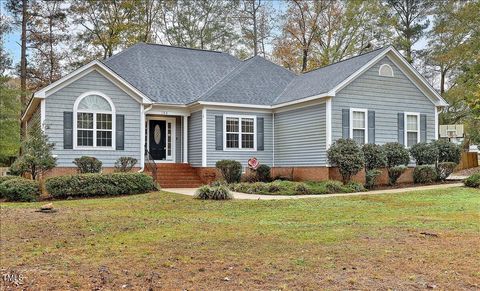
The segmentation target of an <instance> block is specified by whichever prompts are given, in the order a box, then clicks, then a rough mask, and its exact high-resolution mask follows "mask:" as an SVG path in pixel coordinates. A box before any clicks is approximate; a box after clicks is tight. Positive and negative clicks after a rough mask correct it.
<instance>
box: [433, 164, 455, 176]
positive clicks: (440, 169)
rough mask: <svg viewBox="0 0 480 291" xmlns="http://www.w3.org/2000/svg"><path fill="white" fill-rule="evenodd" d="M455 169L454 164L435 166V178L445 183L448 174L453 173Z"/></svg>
mask: <svg viewBox="0 0 480 291" xmlns="http://www.w3.org/2000/svg"><path fill="white" fill-rule="evenodd" d="M456 167H457V164H456V163H452V162H441V163H438V165H437V176H438V179H439V180H441V181H445V180H446V179H447V177H448V176H450V174H452V173H453V171H454V170H455V168H456Z"/></svg>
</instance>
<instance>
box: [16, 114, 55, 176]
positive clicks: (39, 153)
mask: <svg viewBox="0 0 480 291" xmlns="http://www.w3.org/2000/svg"><path fill="white" fill-rule="evenodd" d="M53 147H54V144H53V143H49V142H48V137H47V135H46V134H45V133H44V132H43V130H42V128H41V125H40V124H39V123H37V124H35V125H34V126H32V127H31V128H30V130H29V131H28V134H27V136H26V138H25V140H24V141H23V142H22V155H21V156H20V157H18V159H17V160H16V161H15V162H14V163H13V164H12V167H11V171H13V172H15V173H18V174H23V173H30V175H31V176H32V179H33V180H35V179H37V177H38V176H39V175H41V174H42V173H44V172H46V171H48V170H50V169H52V168H54V167H55V165H56V163H57V159H56V158H54V157H53V156H52V150H53Z"/></svg>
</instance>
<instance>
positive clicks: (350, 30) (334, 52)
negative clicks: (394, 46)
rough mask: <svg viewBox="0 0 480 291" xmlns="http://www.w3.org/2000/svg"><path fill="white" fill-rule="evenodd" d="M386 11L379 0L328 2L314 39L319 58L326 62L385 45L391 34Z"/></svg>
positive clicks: (323, 62) (322, 64)
mask: <svg viewBox="0 0 480 291" xmlns="http://www.w3.org/2000/svg"><path fill="white" fill-rule="evenodd" d="M386 13H387V11H386V10H385V8H384V7H383V6H382V5H381V3H380V1H379V0H369V1H363V0H352V1H346V2H342V1H331V2H328V3H327V5H326V8H325V9H324V10H323V11H322V13H321V15H320V19H319V26H320V29H318V31H317V35H318V37H317V38H316V39H315V42H314V55H315V58H316V62H317V63H318V64H319V65H321V66H325V65H329V64H331V63H334V62H338V61H341V60H343V59H345V58H347V57H352V56H355V55H358V54H361V53H363V52H365V51H368V50H371V49H373V48H374V46H375V45H384V44H385V43H386V42H387V41H386V39H388V38H389V37H390V36H389V30H388V28H387V25H386V24H387V23H386V20H385V19H386Z"/></svg>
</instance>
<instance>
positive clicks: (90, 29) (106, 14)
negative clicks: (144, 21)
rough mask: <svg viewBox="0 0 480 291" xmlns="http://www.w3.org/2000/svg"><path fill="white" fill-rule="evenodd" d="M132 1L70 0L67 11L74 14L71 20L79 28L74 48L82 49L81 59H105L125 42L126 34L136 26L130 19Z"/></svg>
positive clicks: (134, 5) (78, 50) (133, 4)
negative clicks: (80, 29)
mask: <svg viewBox="0 0 480 291" xmlns="http://www.w3.org/2000/svg"><path fill="white" fill-rule="evenodd" d="M136 4H137V3H136V1H135V0H111V1H95V0H87V1H74V2H73V3H72V5H71V7H70V12H71V13H72V14H74V15H75V16H74V19H73V22H74V23H75V24H77V25H80V26H81V27H82V28H83V30H82V31H80V32H79V33H78V34H77V38H78V45H77V47H76V51H77V52H84V56H83V58H84V59H85V60H84V61H89V60H91V59H93V58H96V57H99V56H100V57H102V58H103V59H106V58H108V57H111V56H112V55H113V53H114V52H115V51H116V50H117V49H119V48H122V47H124V46H125V45H126V43H127V39H128V38H127V36H128V35H129V34H130V33H131V32H132V31H134V30H135V29H137V26H136V24H135V22H134V21H133V20H132V19H134V15H135V13H136ZM85 44H87V46H86V45H85ZM88 45H90V46H88Z"/></svg>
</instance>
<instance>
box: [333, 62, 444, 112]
mask: <svg viewBox="0 0 480 291" xmlns="http://www.w3.org/2000/svg"><path fill="white" fill-rule="evenodd" d="M385 64H387V65H389V66H390V67H391V68H392V70H393V77H386V76H380V74H379V70H380V67H381V66H382V65H385ZM352 94H359V95H365V96H370V95H375V96H377V95H378V96H383V97H382V98H384V100H385V101H388V100H389V99H390V100H392V101H393V100H394V99H396V100H395V102H396V101H400V102H409V103H410V104H412V105H415V104H417V105H422V106H431V105H432V103H433V104H435V103H434V102H433V101H432V100H431V97H428V96H427V95H426V94H425V93H424V92H423V91H422V90H421V89H420V88H419V87H418V86H417V85H416V84H415V83H414V82H413V81H412V80H411V79H410V77H409V76H407V75H406V74H405V73H404V72H403V71H402V70H401V69H400V68H399V66H397V64H396V63H395V62H394V61H393V60H392V59H391V58H390V57H388V56H384V57H383V58H381V59H380V60H378V61H377V62H376V63H375V64H373V65H372V66H371V67H370V68H369V69H368V70H366V71H365V72H363V73H361V74H360V75H359V76H358V77H357V78H355V79H354V80H353V81H351V82H350V83H349V84H347V85H346V86H345V87H343V88H341V89H340V90H339V91H338V92H337V93H336V96H340V95H342V96H343V95H344V96H347V97H348V96H349V95H352ZM334 98H335V97H334ZM368 100H369V99H366V102H368ZM378 101H380V100H378ZM382 101H383V100H382ZM372 102H374V101H372Z"/></svg>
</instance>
